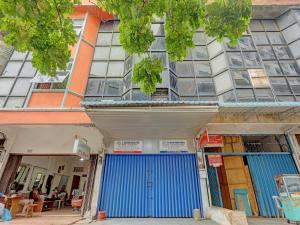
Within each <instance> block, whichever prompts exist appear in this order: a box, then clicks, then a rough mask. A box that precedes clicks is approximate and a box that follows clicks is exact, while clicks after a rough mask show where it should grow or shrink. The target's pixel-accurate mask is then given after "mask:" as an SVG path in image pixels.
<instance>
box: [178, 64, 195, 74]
mask: <svg viewBox="0 0 300 225" xmlns="http://www.w3.org/2000/svg"><path fill="white" fill-rule="evenodd" d="M174 72H175V73H176V74H177V75H178V76H179V77H194V76H195V74H194V66H193V62H176V63H175V71H174Z"/></svg>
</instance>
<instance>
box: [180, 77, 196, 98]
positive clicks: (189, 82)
mask: <svg viewBox="0 0 300 225" xmlns="http://www.w3.org/2000/svg"><path fill="white" fill-rule="evenodd" d="M177 87H178V92H179V94H180V95H182V96H194V95H197V92H196V83H195V79H188V78H184V79H178V80H177Z"/></svg>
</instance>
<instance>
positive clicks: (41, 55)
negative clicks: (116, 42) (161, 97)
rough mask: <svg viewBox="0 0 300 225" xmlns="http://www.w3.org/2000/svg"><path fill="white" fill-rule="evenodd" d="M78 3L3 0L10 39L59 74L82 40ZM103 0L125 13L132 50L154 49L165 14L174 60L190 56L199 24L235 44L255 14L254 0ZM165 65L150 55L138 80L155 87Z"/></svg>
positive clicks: (0, 14)
mask: <svg viewBox="0 0 300 225" xmlns="http://www.w3.org/2000/svg"><path fill="white" fill-rule="evenodd" d="M207 1H208V2H207ZM74 3H78V0H0V30H1V31H2V32H3V34H4V41H5V42H6V43H7V44H8V45H12V46H13V47H14V48H15V49H16V50H18V51H21V52H24V51H31V52H32V54H33V65H34V66H35V67H36V68H37V69H38V70H39V71H40V72H41V73H43V74H48V75H52V76H55V75H56V70H57V69H59V70H64V69H65V68H66V64H67V62H68V60H69V57H70V51H69V50H68V47H69V46H70V45H73V44H75V42H76V35H75V32H74V30H73V26H72V21H71V19H70V18H69V16H70V13H71V12H72V10H73V8H74ZM97 4H98V6H99V7H102V8H104V9H105V10H106V11H108V12H111V13H112V14H113V15H115V16H117V17H118V18H119V19H120V24H119V30H120V42H121V44H122V46H123V48H124V49H125V50H126V51H127V52H128V53H129V54H138V55H144V54H145V53H147V52H148V50H149V48H150V46H151V44H152V43H153V41H154V40H155V38H154V35H153V32H152V30H151V22H152V21H153V20H154V18H155V17H160V18H164V20H165V35H166V50H167V52H168V54H169V57H170V59H171V60H182V59H184V58H185V57H186V55H187V52H188V49H189V48H192V47H194V43H193V35H194V33H195V32H196V30H197V29H198V28H199V27H202V28H204V29H205V32H206V33H207V34H208V35H210V36H214V37H217V39H218V40H221V39H223V38H224V37H227V38H229V40H230V42H231V44H235V43H236V42H237V39H238V38H239V37H240V36H241V35H242V33H243V32H244V31H245V30H246V28H247V26H248V24H249V21H250V17H251V0H97ZM162 70H163V66H162V62H160V61H159V60H157V59H154V58H151V57H150V56H148V57H146V58H145V59H143V60H142V61H141V62H139V63H137V64H136V65H135V67H134V75H133V82H137V83H140V84H141V90H142V91H143V92H145V93H147V94H150V93H153V92H154V91H155V86H156V84H157V83H159V82H161V78H160V77H159V76H160V75H159V74H160V73H161V72H162Z"/></svg>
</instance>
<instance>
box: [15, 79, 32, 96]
mask: <svg viewBox="0 0 300 225" xmlns="http://www.w3.org/2000/svg"><path fill="white" fill-rule="evenodd" d="M30 80H31V79H30V78H29V79H28V78H18V79H17V81H16V83H15V86H14V88H13V90H12V93H11V95H15V96H26V95H27V93H28V91H29V88H30V86H31V82H30Z"/></svg>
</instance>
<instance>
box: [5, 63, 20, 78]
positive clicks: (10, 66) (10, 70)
mask: <svg viewBox="0 0 300 225" xmlns="http://www.w3.org/2000/svg"><path fill="white" fill-rule="evenodd" d="M21 66H22V62H13V61H9V62H8V63H7V65H6V67H5V69H4V71H3V74H2V76H3V77H16V76H17V75H18V73H19V71H20V69H21Z"/></svg>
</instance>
